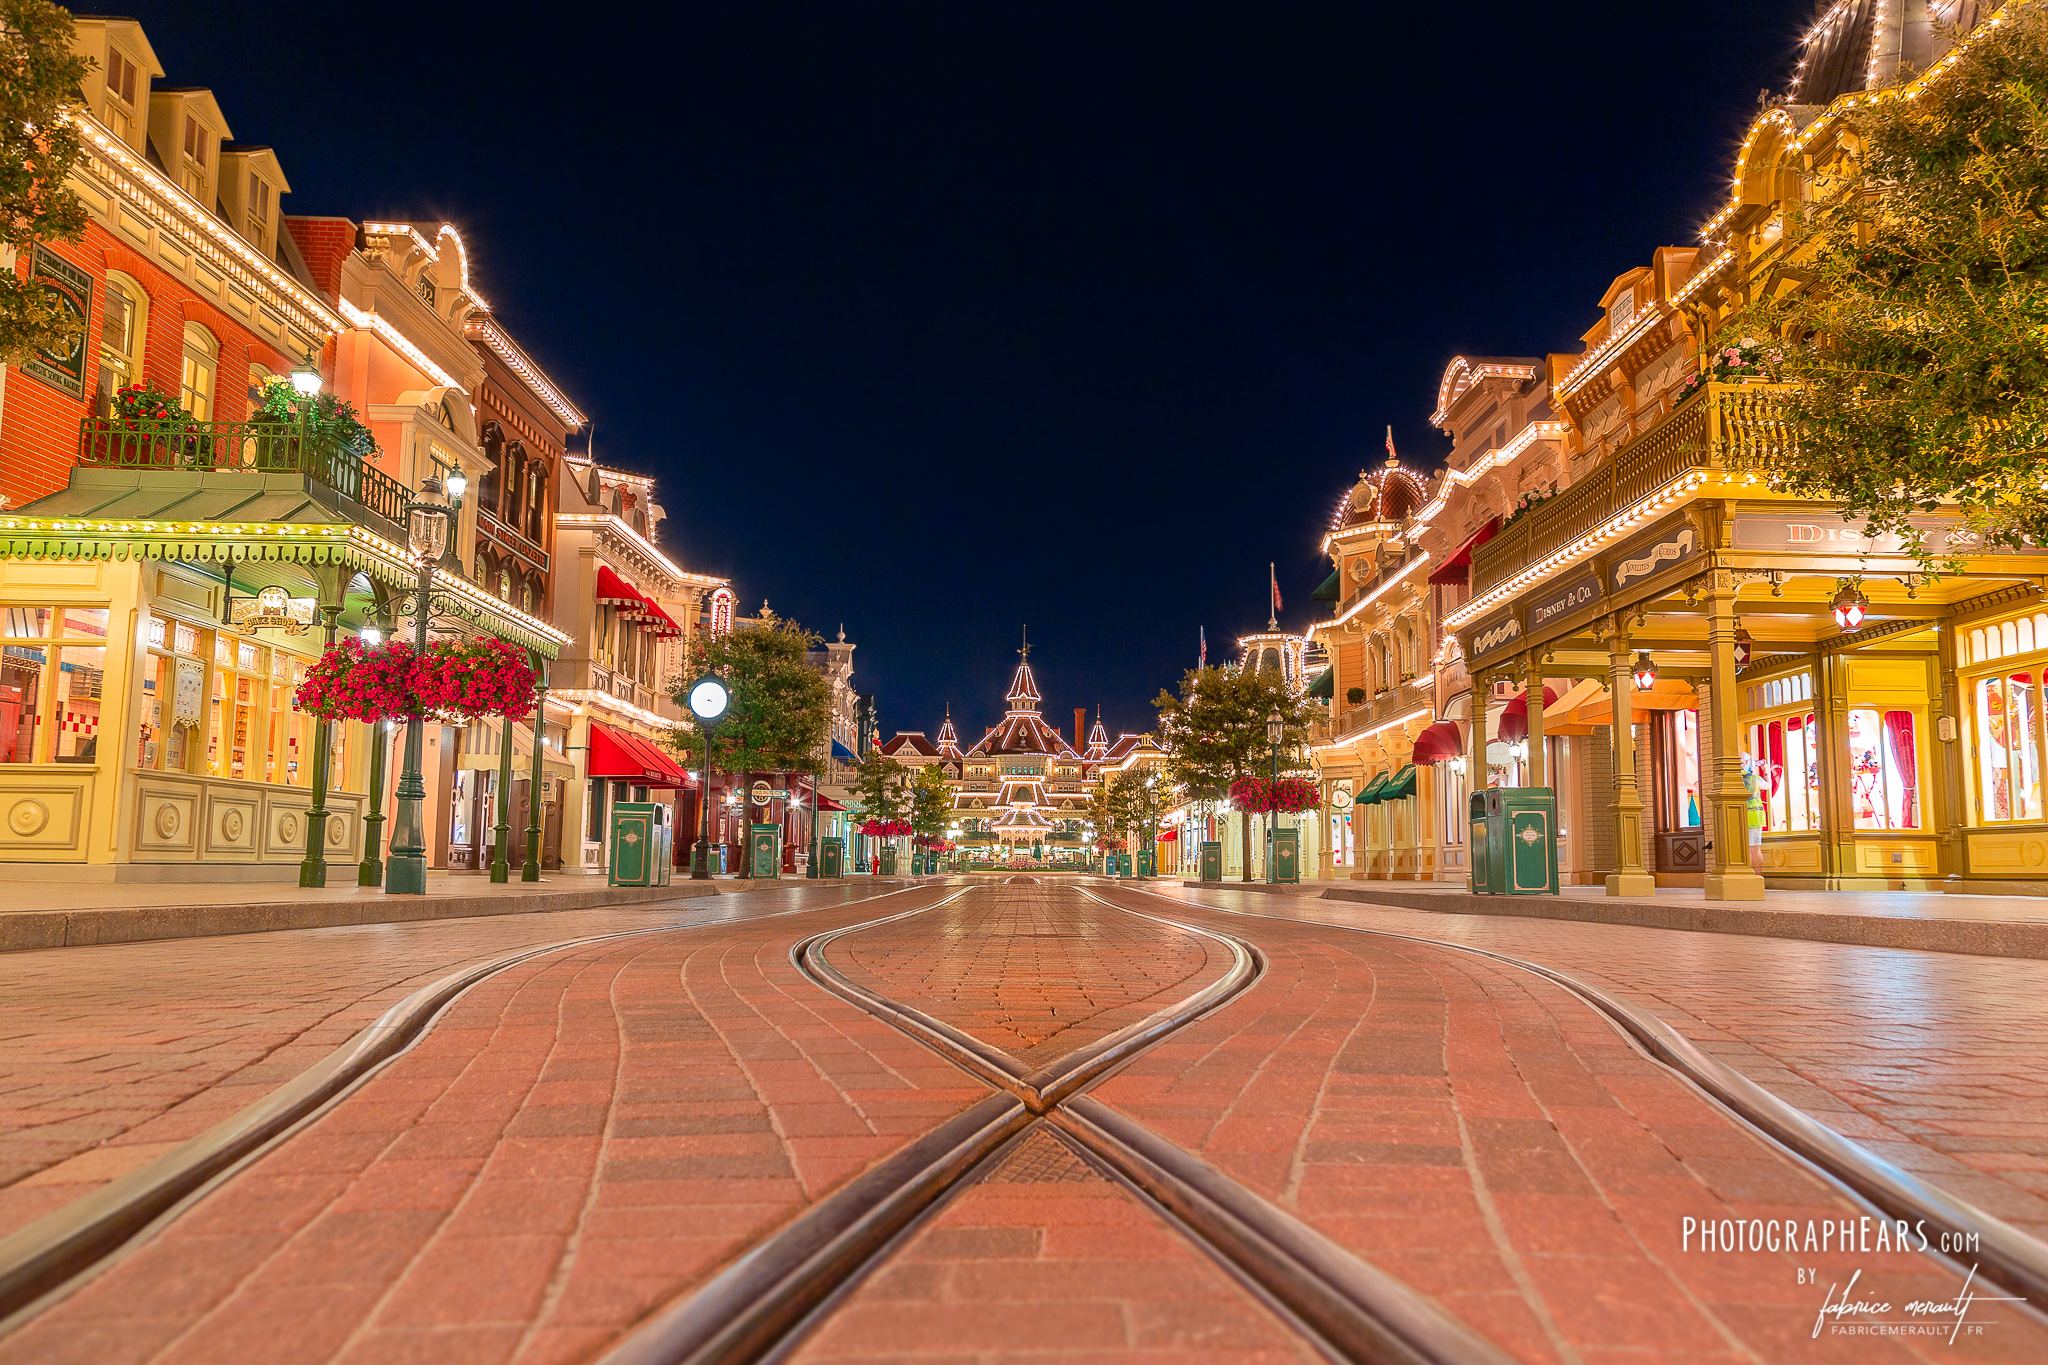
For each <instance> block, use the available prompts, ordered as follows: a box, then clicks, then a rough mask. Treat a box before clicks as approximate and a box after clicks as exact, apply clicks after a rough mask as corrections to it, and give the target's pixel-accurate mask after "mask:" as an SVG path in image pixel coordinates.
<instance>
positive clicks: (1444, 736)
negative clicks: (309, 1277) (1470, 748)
mask: <svg viewBox="0 0 2048 1365" xmlns="http://www.w3.org/2000/svg"><path fill="white" fill-rule="evenodd" d="M1464 752H1465V738H1464V736H1463V735H1461V734H1460V733H1459V732H1458V722H1456V721H1454V720H1440V721H1438V722H1437V723H1436V724H1434V725H1432V726H1430V727H1429V728H1428V729H1426V730H1424V731H1423V732H1422V733H1421V734H1419V735H1417V736H1416V737H1415V761H1416V762H1417V763H1441V762H1443V761H1444V760H1445V759H1447V758H1456V757H1458V756H1459V755H1460V754H1462V753H1464Z"/></svg>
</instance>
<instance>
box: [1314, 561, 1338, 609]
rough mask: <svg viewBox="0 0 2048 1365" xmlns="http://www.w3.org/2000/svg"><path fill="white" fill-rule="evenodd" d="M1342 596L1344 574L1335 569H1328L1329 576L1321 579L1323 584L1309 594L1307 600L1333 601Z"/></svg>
mask: <svg viewBox="0 0 2048 1365" xmlns="http://www.w3.org/2000/svg"><path fill="white" fill-rule="evenodd" d="M1343 596H1344V576H1343V575H1342V574H1340V573H1338V572H1337V571H1336V570H1335V569H1332V570H1330V576H1329V577H1328V578H1325V579H1324V580H1323V585H1322V586H1321V587H1319V588H1317V589H1316V590H1315V591H1314V592H1312V593H1310V594H1309V600H1310V601H1314V602H1335V601H1338V600H1340V599H1341V598H1342V597H1343Z"/></svg>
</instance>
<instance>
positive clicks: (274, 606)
mask: <svg viewBox="0 0 2048 1365" xmlns="http://www.w3.org/2000/svg"><path fill="white" fill-rule="evenodd" d="M318 605H319V603H318V602H317V601H316V600H315V599H313V598H311V597H293V596H291V595H289V594H288V593H286V592H285V590H284V589H283V588H278V587H270V588H265V589H264V590H263V591H262V592H259V593H257V594H256V595H255V596H254V597H238V598H235V599H233V600H232V601H230V602H229V603H228V618H229V621H230V623H231V624H233V625H234V626H236V627H237V628H238V629H240V630H241V632H242V633H243V634H244V635H254V634H255V633H256V632H257V631H259V630H281V631H283V632H284V633H285V634H287V635H304V634H305V633H306V632H307V631H308V630H309V629H311V628H312V625H313V614H314V610H315V608H316V607H318Z"/></svg>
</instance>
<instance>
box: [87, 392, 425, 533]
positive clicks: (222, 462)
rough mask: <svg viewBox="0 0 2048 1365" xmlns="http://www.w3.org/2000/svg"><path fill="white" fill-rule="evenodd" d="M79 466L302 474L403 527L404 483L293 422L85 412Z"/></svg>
mask: <svg viewBox="0 0 2048 1365" xmlns="http://www.w3.org/2000/svg"><path fill="white" fill-rule="evenodd" d="M78 463H79V464H81V465H84V466H87V467H90V468H96V469H168V470H188V471H197V472H200V473H237V474H303V475H305V476H306V477H308V478H310V479H314V480H317V481H318V482H320V483H323V484H326V485H327V486H328V487H329V488H332V489H333V490H334V491H335V492H337V493H339V494H341V496H343V497H344V498H348V499H350V500H351V501H353V502H357V503H360V504H362V506H364V507H365V508H367V509H368V510H370V511H372V512H375V513H376V514H378V515H379V516H381V517H384V518H385V519H387V520H389V521H393V522H396V523H398V524H400V525H403V524H404V522H405V513H406V502H407V500H408V498H409V496H410V495H409V494H408V492H407V491H406V487H405V485H404V484H402V483H400V482H399V481H398V480H396V479H394V478H392V477H391V476H390V475H389V474H386V473H385V472H384V471H383V470H381V469H379V468H377V467H376V466H375V465H373V464H371V463H369V462H368V461H367V460H365V459H364V458H363V457H362V456H361V455H360V454H358V453H357V452H356V451H355V450H354V449H352V448H351V447H350V446H349V445H347V444H346V443H344V442H343V441H342V440H341V439H339V438H338V437H336V436H335V435H333V434H331V433H323V432H320V431H318V430H313V431H302V430H301V428H300V427H299V426H298V425H297V424H296V423H292V422H288V421H285V422H280V421H278V420H276V419H269V420H265V419H261V418H258V419H255V420H243V421H239V422H200V421H195V420H193V419H192V418H189V417H186V416H185V415H184V414H182V413H180V414H178V415H177V416H174V417H140V418H128V417H87V418H85V419H84V420H82V421H80V422H79V424H78Z"/></svg>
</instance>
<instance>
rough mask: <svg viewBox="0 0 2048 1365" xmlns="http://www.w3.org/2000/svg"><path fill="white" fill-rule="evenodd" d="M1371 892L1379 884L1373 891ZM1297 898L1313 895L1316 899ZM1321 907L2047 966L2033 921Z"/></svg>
mask: <svg viewBox="0 0 2048 1365" xmlns="http://www.w3.org/2000/svg"><path fill="white" fill-rule="evenodd" d="M1181 884H1182V885H1183V886H1187V887H1194V888H1199V889H1201V890H1204V891H1260V892H1267V893H1273V892H1278V893H1281V894H1289V891H1288V889H1287V888H1284V887H1267V886H1264V885H1262V884H1260V883H1258V882H1253V883H1251V884H1249V885H1241V884H1239V883H1237V882H1183V883H1181ZM1368 885H1372V884H1370V883H1369V884H1368ZM1292 894H1298V895H1307V894H1310V893H1309V892H1306V891H1304V892H1294V893H1292ZM1317 899H1320V900H1327V901H1351V902H1356V903H1360V904H1365V905H1384V906H1391V907H1393V908H1395V909H1400V910H1426V911H1430V912H1432V913H1434V914H1439V915H1488V916H1493V917H1496V918H1504V919H1547V920H1567V921H1572V922H1575V923H1580V924H1621V925H1628V926H1630V927H1633V928H1637V929H1674V930H1680V931H1684V932H1689V933H1699V934H1742V935H1746V936H1748V937H1751V938H1782V939H1795V940H1798V941H1801V942H1806V943H1840V944H1846V945H1850V946H1853V947H1862V948H1901V949H1905V950H1907V951H1910V952H1920V953H1960V954H1963V955H1965V956H1969V957H2015V958H2028V959H2033V960H2037V961H2039V960H2048V922H2042V923H2035V922H2032V921H2027V920H1960V919H1922V918H1918V917H1913V916H1906V915H1842V914H1831V913H1828V912H1826V911H1807V910H1764V909H1757V908H1750V907H1743V906H1739V905H1734V904H1721V903H1716V904H1711V905H1708V904H1700V903H1697V902H1679V903H1674V902H1666V901H1640V900H1623V899H1620V898H1616V899H1614V900H1580V899H1577V898H1575V897H1568V896H1474V895H1472V894H1470V893H1469V892H1457V891H1402V890H1399V889H1397V888H1394V887H1392V886H1387V887H1386V888H1385V889H1382V888H1381V886H1379V885H1372V889H1370V890H1366V889H1364V888H1360V889H1356V890H1354V889H1352V888H1350V887H1332V888H1330V889H1329V890H1326V891H1324V892H1322V893H1321V895H1320V896H1319V897H1317Z"/></svg>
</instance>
